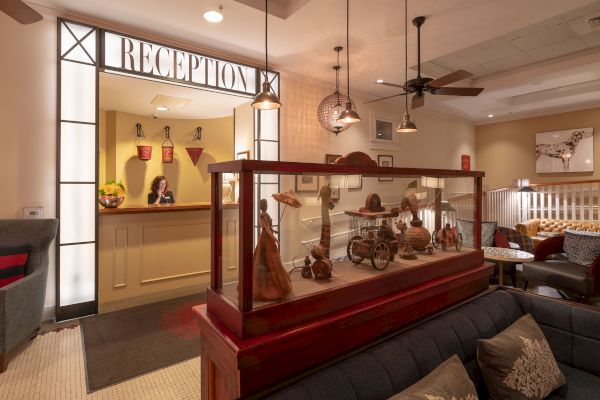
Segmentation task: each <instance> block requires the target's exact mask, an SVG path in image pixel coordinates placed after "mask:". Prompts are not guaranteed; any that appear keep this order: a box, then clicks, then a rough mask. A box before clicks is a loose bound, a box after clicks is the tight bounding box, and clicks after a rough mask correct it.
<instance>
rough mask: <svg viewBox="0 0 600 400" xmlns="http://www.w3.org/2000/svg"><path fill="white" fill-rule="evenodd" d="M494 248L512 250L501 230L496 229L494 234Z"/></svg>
mask: <svg viewBox="0 0 600 400" xmlns="http://www.w3.org/2000/svg"><path fill="white" fill-rule="evenodd" d="M494 247H502V248H503V249H510V248H511V247H510V243H508V239H507V238H506V236H504V234H503V233H502V232H501V231H500V230H499V229H496V233H495V234H494Z"/></svg>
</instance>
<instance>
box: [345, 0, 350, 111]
mask: <svg viewBox="0 0 600 400" xmlns="http://www.w3.org/2000/svg"><path fill="white" fill-rule="evenodd" d="M346 64H347V66H346V68H347V69H348V76H347V81H346V83H347V85H348V101H350V0H346Z"/></svg>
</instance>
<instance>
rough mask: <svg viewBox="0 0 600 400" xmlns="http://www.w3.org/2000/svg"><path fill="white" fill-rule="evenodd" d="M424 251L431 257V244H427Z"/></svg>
mask: <svg viewBox="0 0 600 400" xmlns="http://www.w3.org/2000/svg"><path fill="white" fill-rule="evenodd" d="M425 250H426V251H427V254H429V255H432V254H433V245H432V244H431V243H429V244H428V245H427V246H426V247H425Z"/></svg>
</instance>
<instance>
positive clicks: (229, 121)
mask: <svg viewBox="0 0 600 400" xmlns="http://www.w3.org/2000/svg"><path fill="white" fill-rule="evenodd" d="M103 114H105V115H106V116H105V117H104V118H101V119H100V122H101V124H102V123H103V121H104V122H105V123H106V127H107V129H105V128H104V126H102V125H101V126H100V132H104V133H105V135H106V137H105V138H103V139H102V140H101V143H106V144H105V145H104V147H105V148H104V149H103V150H104V151H103V152H101V159H102V158H104V159H105V160H106V162H107V163H106V165H105V166H104V168H101V170H105V172H104V175H105V179H107V180H110V179H116V180H122V181H123V183H124V184H125V186H126V187H127V190H128V193H127V196H126V200H125V202H124V205H128V204H129V205H139V204H146V203H147V195H148V193H149V191H150V185H151V183H152V180H153V179H154V177H155V176H157V175H164V176H166V177H167V180H168V182H169V190H171V191H172V192H173V194H174V196H175V200H176V201H177V202H178V203H190V202H198V201H210V174H209V173H208V164H210V163H215V162H221V161H228V160H231V159H233V117H224V118H213V119H202V120H200V119H197V120H196V119H193V120H192V119H163V118H158V119H154V118H152V117H146V116H141V115H134V114H128V113H124V112H119V111H106V112H104V113H103ZM111 120H114V121H115V123H114V125H113V124H111V123H110V121H111ZM137 122H139V123H141V124H142V129H143V130H144V134H145V136H146V140H147V141H148V142H149V143H150V144H151V145H152V146H153V149H152V158H151V159H150V160H149V161H141V160H139V159H138V158H137V153H136V151H137V150H136V145H135V138H136V136H135V134H136V129H135V124H136V123H137ZM166 125H168V126H170V128H171V140H172V141H173V143H174V144H175V150H174V152H175V157H174V160H173V163H172V164H166V163H163V162H162V160H161V143H162V141H163V140H164V127H165V126H166ZM198 126H201V127H202V139H201V141H200V145H201V147H204V151H203V152H202V155H201V156H200V159H199V161H198V164H196V165H195V166H194V164H192V160H191V159H190V157H189V155H188V153H187V151H186V150H185V146H186V144H189V143H190V142H191V140H192V137H193V135H194V134H195V132H196V127H198ZM111 143H114V145H113V146H111ZM101 147H102V146H101ZM113 155H114V156H113ZM111 171H112V172H111ZM101 175H102V174H101ZM101 182H102V180H101Z"/></svg>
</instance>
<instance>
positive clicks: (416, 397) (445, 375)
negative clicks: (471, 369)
mask: <svg viewBox="0 0 600 400" xmlns="http://www.w3.org/2000/svg"><path fill="white" fill-rule="evenodd" d="M451 399H454V400H478V398H477V391H476V390H475V385H473V382H472V381H471V379H470V378H469V375H468V374H467V371H466V370H465V367H464V366H463V364H462V362H461V361H460V358H458V356H457V355H456V354H455V355H453V356H452V357H450V358H449V359H447V360H446V361H444V362H443V363H441V364H440V365H438V367H437V368H436V369H434V370H433V371H431V372H430V373H429V375H427V376H425V377H424V378H423V379H421V380H420V381H418V382H417V383H415V384H414V385H412V386H409V387H408V388H406V389H404V390H403V391H402V392H400V393H398V394H395V395H394V396H392V397H390V398H389V399H388V400H451Z"/></svg>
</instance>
